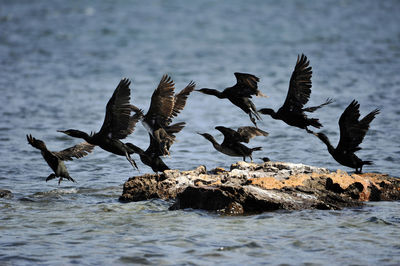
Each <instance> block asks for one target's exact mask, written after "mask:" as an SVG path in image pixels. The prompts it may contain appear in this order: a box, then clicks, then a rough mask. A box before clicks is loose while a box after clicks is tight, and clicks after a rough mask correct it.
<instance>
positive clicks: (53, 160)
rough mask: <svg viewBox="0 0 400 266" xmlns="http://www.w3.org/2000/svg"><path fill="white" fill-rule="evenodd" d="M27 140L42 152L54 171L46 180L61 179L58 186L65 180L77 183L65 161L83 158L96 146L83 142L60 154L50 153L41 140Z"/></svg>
mask: <svg viewBox="0 0 400 266" xmlns="http://www.w3.org/2000/svg"><path fill="white" fill-rule="evenodd" d="M26 139H27V140H28V143H29V144H30V145H32V146H33V147H34V148H36V149H38V150H40V152H41V154H42V156H43V158H44V159H45V161H46V162H47V164H48V165H49V166H50V168H51V169H52V170H53V171H54V173H52V174H50V175H49V176H48V177H47V178H46V182H47V181H49V180H51V179H54V178H56V177H59V180H58V184H60V183H61V181H62V180H63V178H65V179H67V180H69V181H72V182H75V180H74V179H73V178H72V177H71V176H70V175H69V173H68V170H67V167H66V166H65V164H64V161H72V160H73V159H72V157H75V158H78V159H79V158H82V157H84V156H86V155H88V154H89V153H90V152H92V150H93V148H94V146H93V145H91V144H89V143H87V142H82V143H79V144H77V145H75V146H72V147H70V148H68V149H65V150H62V151H59V152H54V151H53V152H52V151H49V150H48V149H47V147H46V144H45V143H44V141H42V140H40V139H35V138H34V137H32V135H26Z"/></svg>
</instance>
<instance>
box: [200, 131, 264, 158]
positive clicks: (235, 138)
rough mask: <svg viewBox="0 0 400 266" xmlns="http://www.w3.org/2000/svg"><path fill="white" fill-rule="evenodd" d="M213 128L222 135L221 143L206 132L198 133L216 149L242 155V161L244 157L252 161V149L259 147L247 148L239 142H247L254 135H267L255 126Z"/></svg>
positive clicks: (229, 153) (256, 149) (227, 153)
mask: <svg viewBox="0 0 400 266" xmlns="http://www.w3.org/2000/svg"><path fill="white" fill-rule="evenodd" d="M215 129H217V130H219V131H220V132H221V133H222V134H223V135H224V141H223V142H222V143H221V144H218V142H217V141H216V140H215V139H214V137H213V136H211V135H210V134H208V133H198V134H199V135H202V136H203V137H204V138H206V139H207V140H208V141H210V142H211V143H212V145H213V146H214V148H215V149H216V150H217V151H219V152H222V153H224V154H226V155H229V156H235V157H243V161H245V160H246V157H250V160H251V161H253V158H252V153H253V151H259V150H261V147H256V148H248V147H246V146H245V145H243V144H242V143H240V142H245V143H249V141H250V139H252V138H254V137H255V136H268V133H267V132H265V131H263V130H261V129H258V128H255V127H240V128H238V130H237V131H235V130H233V129H231V128H227V127H222V126H218V127H215Z"/></svg>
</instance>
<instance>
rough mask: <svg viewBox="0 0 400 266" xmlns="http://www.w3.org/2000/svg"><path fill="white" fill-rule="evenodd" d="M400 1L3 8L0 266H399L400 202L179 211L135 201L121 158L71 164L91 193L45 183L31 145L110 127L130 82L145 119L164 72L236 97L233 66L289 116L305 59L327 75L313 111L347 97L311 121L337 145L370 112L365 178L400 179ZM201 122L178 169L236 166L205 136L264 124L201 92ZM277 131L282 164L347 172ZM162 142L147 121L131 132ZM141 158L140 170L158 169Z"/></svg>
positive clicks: (178, 157)
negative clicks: (348, 125)
mask: <svg viewBox="0 0 400 266" xmlns="http://www.w3.org/2000/svg"><path fill="white" fill-rule="evenodd" d="M399 14H400V4H399V2H398V1H345V0H343V1H190V2H187V1H101V2H100V1H51V2H50V1H1V2H0V69H1V71H0V92H1V94H0V95H1V98H0V103H1V104H0V188H3V189H8V190H11V191H12V192H13V198H11V199H10V198H9V199H4V198H3V199H0V264H6V265H7V264H11V265H14V264H16V265H31V264H74V263H77V264H108V265H109V264H125V263H127V264H128V263H138V264H151V263H152V264H216V263H224V264H264V263H265V264H301V263H304V264H306V263H311V264H326V263H327V262H329V263H330V264H364V265H365V264H399V263H400V259H399V258H400V241H399V239H400V216H399V215H400V214H399V213H400V204H399V202H383V203H370V204H368V205H367V206H366V207H364V208H357V209H346V210H342V211H300V212H273V213H264V214H260V215H253V216H244V217H223V216H219V215H217V214H212V213H208V212H203V211H194V210H184V211H168V207H169V206H170V204H171V203H170V202H164V201H160V200H153V201H147V202H138V203H129V204H121V203H119V202H118V197H119V196H120V194H121V191H122V184H123V182H124V181H125V180H126V179H127V178H128V177H130V176H132V175H137V174H138V172H137V171H134V170H133V169H132V167H131V166H130V164H129V163H128V162H127V161H126V160H125V159H124V158H123V157H117V156H115V155H112V154H109V153H106V152H104V151H103V150H101V149H99V148H96V149H95V152H94V153H93V154H91V155H90V156H87V157H85V158H83V159H80V160H76V161H73V162H67V166H68V169H69V171H70V174H71V176H72V177H74V178H75V179H76V180H77V183H68V182H63V183H62V184H61V185H60V186H58V185H57V182H56V181H52V182H48V183H46V182H45V181H44V180H45V178H46V177H47V176H48V175H49V174H50V173H51V171H50V169H49V167H48V166H47V164H46V163H45V162H44V160H43V159H42V158H41V155H40V153H39V152H38V151H37V150H35V149H33V148H32V147H31V146H29V145H28V144H27V143H26V139H25V135H26V134H28V133H30V134H32V135H33V136H34V137H37V138H39V139H43V140H44V141H46V143H47V145H48V147H49V148H50V149H51V150H55V151H57V150H61V149H64V148H66V147H68V146H72V145H74V144H76V143H77V142H78V141H77V140H76V139H71V138H68V137H67V136H63V135H61V134H59V133H57V132H56V130H59V129H68V128H78V129H81V130H84V131H86V132H90V131H95V130H98V129H99V128H100V126H101V124H102V121H103V118H104V109H105V104H106V103H107V101H108V99H109V97H110V96H111V94H112V92H113V90H114V89H115V87H116V85H117V84H118V82H119V80H120V79H121V78H122V77H128V78H130V79H132V85H131V88H132V98H133V99H132V102H133V103H134V104H135V105H137V106H138V107H140V108H142V109H144V110H147V109H148V106H149V100H150V96H151V94H152V92H153V90H154V88H155V87H156V86H157V84H158V82H159V80H160V78H161V76H162V75H163V74H164V73H168V74H170V75H171V76H172V78H173V79H174V81H175V83H176V87H177V89H181V88H183V87H184V86H185V85H186V84H187V83H189V81H191V80H194V81H195V82H196V83H197V85H198V87H199V88H201V87H210V88H218V89H223V88H225V87H228V86H231V85H233V84H234V83H235V78H234V76H233V73H234V72H248V73H253V74H255V75H257V76H259V77H260V78H261V82H260V84H259V87H260V89H261V90H262V91H263V92H264V93H265V94H268V95H269V96H270V97H269V98H267V99H265V98H264V99H255V100H254V102H255V104H256V105H257V106H258V107H259V108H261V107H271V108H274V109H277V108H279V106H280V105H281V104H282V103H283V101H284V99H285V97H286V92H287V87H288V82H289V78H290V74H291V72H292V70H293V67H294V64H295V62H296V57H297V55H298V54H301V53H305V54H306V55H307V56H308V57H309V59H310V61H311V65H312V67H313V78H312V81H313V93H312V95H311V99H310V103H309V104H310V105H317V104H319V103H321V102H323V101H324V100H325V99H326V98H327V97H331V98H334V99H335V100H336V101H335V103H334V104H331V105H330V106H327V107H324V108H323V109H321V110H319V111H318V112H316V113H315V114H313V116H316V117H319V118H320V120H321V122H322V124H323V125H324V128H323V131H324V132H325V133H327V134H328V136H329V137H330V138H331V140H332V142H333V143H336V142H337V141H338V138H339V136H338V134H339V128H338V124H337V121H338V119H339V116H340V114H341V113H342V111H343V110H344V108H345V107H346V106H347V105H348V104H349V103H350V102H351V100H353V99H357V100H358V101H359V102H360V104H361V114H362V115H365V114H367V113H368V112H370V111H372V110H373V109H375V108H381V110H382V111H381V114H380V115H378V116H377V118H376V119H375V120H374V121H373V122H372V124H371V129H370V130H369V132H368V134H367V136H366V137H365V139H364V143H363V144H362V147H363V150H361V151H359V152H358V155H359V156H360V157H361V158H362V159H364V160H373V161H374V165H372V166H367V167H365V169H364V170H365V171H376V172H384V173H388V174H390V175H392V176H396V177H398V176H400V170H399V167H398V164H399V157H400V133H399V132H400V123H399V122H398V119H399V115H400V105H399V103H398V101H399V100H398V99H399V95H400V75H399V72H400V27H399V22H400V20H399V18H400V17H399ZM176 121H177V122H180V121H186V123H187V126H186V127H185V129H184V130H183V131H182V132H181V133H180V134H179V135H178V142H177V143H176V144H174V146H173V147H172V149H171V157H170V158H166V159H165V162H166V163H167V164H168V165H169V166H170V167H171V168H177V169H182V170H183V169H191V168H194V167H196V166H198V165H200V164H205V165H206V166H207V168H208V169H211V168H213V167H216V166H221V167H229V165H230V164H231V163H233V162H235V161H236V158H229V157H226V156H224V155H223V154H220V153H217V152H216V151H214V150H213V148H212V146H211V145H210V143H208V142H207V141H206V140H205V139H203V138H202V137H201V136H199V135H197V134H196V132H208V133H211V134H213V135H215V136H216V138H217V140H219V141H220V140H221V134H219V133H218V131H216V130H215V129H214V127H215V126H217V125H224V126H229V127H237V126H245V125H250V121H249V119H248V117H247V116H246V115H245V114H244V113H243V112H241V110H239V109H238V108H236V107H234V106H232V105H231V104H230V103H229V102H228V101H226V100H225V101H224V100H219V99H217V98H215V97H211V96H206V95H200V94H197V93H193V94H192V95H191V96H190V98H189V100H188V102H187V106H186V108H185V110H184V111H183V112H182V113H181V114H180V115H179V116H178V118H177V119H176ZM259 126H260V127H261V128H262V129H265V130H266V131H268V132H269V133H270V135H269V136H268V138H264V139H263V138H261V139H260V138H259V139H254V140H253V141H252V142H251V143H250V144H251V145H250V146H254V147H255V146H262V147H263V151H262V152H258V153H256V154H254V158H255V160H256V161H260V160H259V158H261V157H265V156H267V157H269V158H270V159H272V160H282V161H289V162H297V163H305V164H311V165H315V166H321V167H327V168H329V169H337V168H341V169H344V170H351V169H348V168H344V167H342V166H340V165H338V164H337V163H336V162H335V161H334V160H333V159H332V158H331V157H330V155H329V154H328V152H327V150H326V148H325V146H324V145H323V144H322V143H320V142H319V140H317V139H316V138H315V137H313V136H311V135H309V134H306V133H305V132H304V131H302V130H300V129H296V128H291V127H288V126H286V125H285V124H283V123H282V122H280V121H274V120H272V119H270V118H269V117H264V119H263V121H261V122H260V123H259ZM127 141H129V142H132V143H134V144H136V145H138V146H140V147H142V148H146V146H147V145H148V136H147V134H146V131H145V129H144V128H143V127H142V126H141V125H138V126H137V129H136V131H135V132H134V134H133V135H131V136H129V137H128V138H127ZM134 159H136V161H137V162H138V165H139V168H140V173H147V172H151V169H150V168H148V167H147V166H145V165H143V164H141V162H139V159H138V157H135V156H134Z"/></svg>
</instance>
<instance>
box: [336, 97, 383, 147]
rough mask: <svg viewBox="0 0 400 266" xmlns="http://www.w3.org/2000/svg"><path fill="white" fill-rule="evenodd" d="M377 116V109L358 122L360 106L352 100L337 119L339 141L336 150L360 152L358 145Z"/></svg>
mask: <svg viewBox="0 0 400 266" xmlns="http://www.w3.org/2000/svg"><path fill="white" fill-rule="evenodd" d="M377 114H379V109H375V110H374V111H372V112H371V113H369V114H368V115H366V116H365V117H364V118H363V119H361V120H360V121H359V118H360V104H359V103H358V102H357V101H356V100H353V101H352V102H351V103H350V104H349V106H348V107H347V108H346V109H345V110H344V112H343V114H342V115H341V116H340V119H339V127H340V140H339V144H338V146H337V149H338V150H346V151H349V152H356V151H358V150H360V149H361V148H360V147H359V145H360V144H361V142H362V141H363V139H364V137H365V134H366V133H367V131H368V129H369V124H370V123H371V122H372V120H373V119H374V118H375V116H376V115H377Z"/></svg>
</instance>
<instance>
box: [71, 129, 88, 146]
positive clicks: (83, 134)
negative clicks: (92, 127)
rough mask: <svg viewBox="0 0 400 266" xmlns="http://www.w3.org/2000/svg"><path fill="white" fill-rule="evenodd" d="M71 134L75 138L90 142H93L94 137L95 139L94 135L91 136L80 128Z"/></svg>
mask: <svg viewBox="0 0 400 266" xmlns="http://www.w3.org/2000/svg"><path fill="white" fill-rule="evenodd" d="M69 135H70V136H71V137H74V138H80V139H84V140H86V141H87V142H89V143H91V142H92V139H93V137H91V136H89V135H88V134H87V133H86V132H83V131H80V130H74V131H73V132H71V133H70V134H69Z"/></svg>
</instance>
